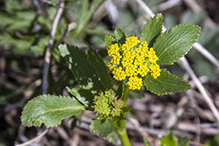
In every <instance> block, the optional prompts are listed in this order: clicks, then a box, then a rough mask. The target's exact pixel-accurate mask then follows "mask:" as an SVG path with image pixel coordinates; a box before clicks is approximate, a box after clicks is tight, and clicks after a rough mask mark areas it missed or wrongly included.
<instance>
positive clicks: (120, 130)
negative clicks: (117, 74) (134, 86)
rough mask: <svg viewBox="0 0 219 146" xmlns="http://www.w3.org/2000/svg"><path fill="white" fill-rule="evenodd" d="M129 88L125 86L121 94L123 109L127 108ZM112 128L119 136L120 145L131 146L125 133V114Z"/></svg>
mask: <svg viewBox="0 0 219 146" xmlns="http://www.w3.org/2000/svg"><path fill="white" fill-rule="evenodd" d="M129 90H130V89H129V87H128V86H127V85H125V89H124V92H123V96H122V100H123V102H124V105H123V107H127V100H128V95H129ZM113 126H114V129H115V131H116V133H117V134H118V135H119V139H120V140H121V143H122V145H123V146H131V144H130V141H129V138H128V135H127V131H126V113H123V115H122V120H120V121H117V122H116V126H115V125H113Z"/></svg>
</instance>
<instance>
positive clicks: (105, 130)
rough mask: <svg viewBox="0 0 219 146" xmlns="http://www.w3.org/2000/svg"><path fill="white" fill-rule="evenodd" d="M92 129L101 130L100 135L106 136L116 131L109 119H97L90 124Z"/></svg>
mask: <svg viewBox="0 0 219 146" xmlns="http://www.w3.org/2000/svg"><path fill="white" fill-rule="evenodd" d="M90 131H91V132H92V133H93V132H95V131H99V133H100V135H101V136H103V137H106V136H107V135H109V134H110V133H112V132H113V131H114V129H113V126H112V125H111V123H110V121H109V120H108V119H101V120H100V119H95V120H94V121H93V122H92V123H91V125H90Z"/></svg>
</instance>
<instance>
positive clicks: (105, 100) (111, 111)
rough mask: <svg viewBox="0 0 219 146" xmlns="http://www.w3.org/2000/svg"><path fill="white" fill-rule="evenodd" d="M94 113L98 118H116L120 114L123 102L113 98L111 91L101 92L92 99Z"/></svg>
mask: <svg viewBox="0 0 219 146" xmlns="http://www.w3.org/2000/svg"><path fill="white" fill-rule="evenodd" d="M94 100H95V102H94V111H95V112H97V116H99V118H106V117H116V116H120V115H121V114H122V109H121V108H122V107H123V104H124V102H123V101H122V100H121V99H117V97H115V96H114V91H113V90H108V91H105V93H103V92H101V93H100V94H99V95H96V96H95V97H94Z"/></svg>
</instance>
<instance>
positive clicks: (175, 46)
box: [153, 24, 201, 65]
mask: <svg viewBox="0 0 219 146" xmlns="http://www.w3.org/2000/svg"><path fill="white" fill-rule="evenodd" d="M200 32H201V28H200V27H199V26H197V25H193V24H182V25H178V26H175V27H173V28H171V29H170V30H168V31H166V32H164V33H163V34H161V35H160V36H158V37H157V39H156V41H155V44H154V45H153V49H154V51H155V52H156V55H157V57H158V58H159V60H158V61H157V63H159V64H169V65H170V64H173V63H174V62H176V61H177V60H178V59H179V58H180V57H182V56H183V55H185V54H186V53H187V52H188V51H189V49H190V48H191V47H192V45H193V44H194V43H195V42H197V40H198V38H199V36H200Z"/></svg>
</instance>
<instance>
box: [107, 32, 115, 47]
mask: <svg viewBox="0 0 219 146" xmlns="http://www.w3.org/2000/svg"><path fill="white" fill-rule="evenodd" d="M105 42H106V49H108V48H109V46H110V45H111V44H114V43H115V42H116V40H115V39H114V38H113V37H111V36H108V35H105Z"/></svg>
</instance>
